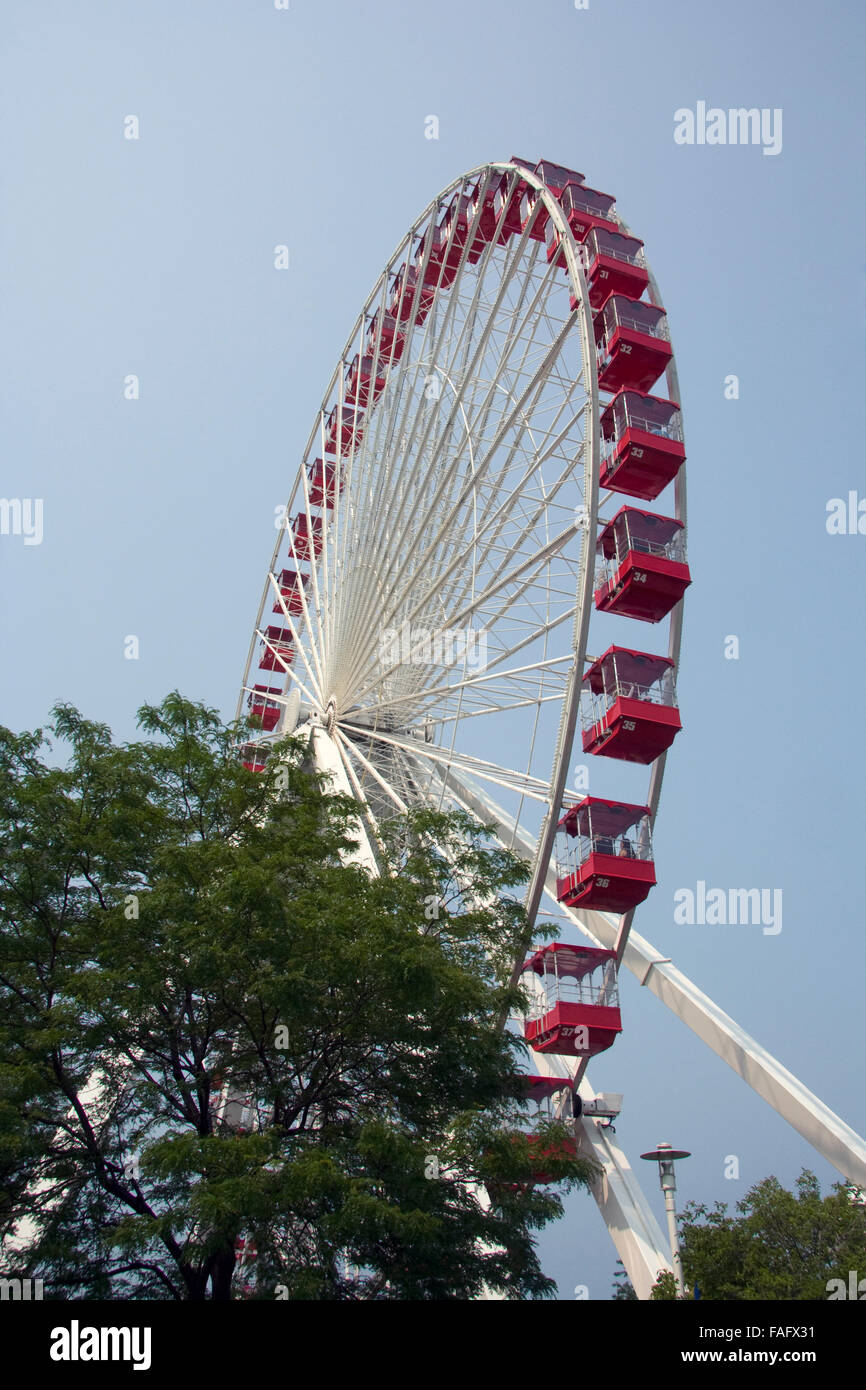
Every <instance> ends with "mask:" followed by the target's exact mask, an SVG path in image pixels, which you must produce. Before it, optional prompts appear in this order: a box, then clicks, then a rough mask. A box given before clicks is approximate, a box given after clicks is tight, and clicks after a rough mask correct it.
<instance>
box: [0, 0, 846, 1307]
mask: <svg viewBox="0 0 866 1390" xmlns="http://www.w3.org/2000/svg"><path fill="white" fill-rule="evenodd" d="M864 13H866V12H864V9H863V7H862V5H861V4H859V3H854V2H853V0H850V2H849V0H845V2H844V3H843V2H842V0H830V3H828V4H826V5H824V6H818V5H815V4H812V3H804V0H763V3H762V4H760V5H758V6H756V5H754V3H753V2H752V0H729V3H727V4H725V5H706V4H704V5H695V4H694V3H693V2H692V0H657V2H656V3H647V0H590V8H589V9H588V10H586V11H577V10H576V9H575V8H574V6H573V4H572V3H571V0H538V2H537V3H534V4H531V3H529V2H528V0H524V3H515V0H495V3H494V2H493V0H439V3H437V4H436V5H425V6H419V5H411V4H407V3H406V0H401V2H400V3H397V0H392V2H390V3H389V2H388V0H369V3H364V4H357V3H354V2H353V3H348V2H347V0H291V9H290V10H289V11H288V12H284V11H278V10H276V9H275V7H274V4H273V2H272V0H236V3H229V2H228V0H185V3H183V4H177V3H170V2H169V0H149V3H148V4H146V5H143V4H140V3H131V2H130V0H88V3H87V4H86V5H79V6H72V5H69V4H66V3H60V0H41V3H39V4H38V5H34V4H32V3H26V0H6V4H5V5H4V7H3V16H2V21H0V22H2V28H3V31H4V42H3V57H2V74H0V75H2V80H0V110H2V132H3V145H4V150H5V156H4V172H3V177H2V182H3V203H4V217H3V226H2V232H0V236H2V246H0V259H2V264H3V268H4V277H3V278H4V281H5V289H4V318H5V333H4V340H3V343H2V370H0V392H2V401H3V422H4V424H3V467H2V481H0V493H2V495H3V496H5V497H39V498H42V499H44V539H43V542H42V544H41V545H38V546H37V545H34V546H25V545H24V544H23V538H22V537H15V536H0V576H2V588H3V594H4V597H5V600H6V601H5V603H4V606H3V616H2V625H3V626H2V643H3V652H4V658H5V659H4V662H3V678H2V691H0V721H2V722H3V723H5V724H7V725H9V726H11V727H13V728H22V727H33V726H34V725H36V724H38V723H39V722H40V721H44V720H45V719H46V717H47V714H48V710H49V708H50V706H51V704H52V702H53V701H55V700H56V699H66V700H71V701H73V702H75V703H76V704H78V705H79V707H80V708H81V709H82V710H83V711H84V712H85V713H87V714H88V715H89V716H92V717H97V718H100V719H103V720H105V721H107V722H108V723H109V724H110V725H111V726H112V728H113V729H114V730H115V733H116V735H117V737H119V738H126V737H131V736H133V734H134V729H135V710H136V708H137V707H138V706H139V705H140V704H141V703H142V702H144V701H146V700H158V699H160V698H161V697H162V696H163V695H164V694H165V693H166V691H168V690H169V689H172V688H174V687H178V688H179V689H181V690H182V691H183V692H184V693H186V694H188V695H190V696H192V697H199V698H203V699H206V700H207V701H208V702H210V703H212V704H214V705H216V706H218V707H219V708H220V709H221V710H222V711H223V712H224V713H225V714H226V715H230V714H231V713H232V712H233V710H234V704H235V700H236V696H237V688H238V684H239V681H240V678H241V674H242V666H243V661H244V658H245V655H246V649H247V644H248V641H249V636H250V629H251V624H252V622H253V619H254V616H255V609H256V604H257V601H258V596H259V593H260V590H261V585H262V582H263V577H264V571H265V569H266V566H267V563H268V560H269V558H270V551H271V546H272V543H273V535H274V532H273V513H274V507H275V506H277V505H278V504H280V503H282V502H283V501H284V500H285V493H286V491H287V487H288V485H289V481H290V478H291V476H292V474H293V470H294V468H295V466H296V460H297V457H298V454H299V451H300V450H301V449H302V447H303V445H304V443H305V440H306V437H307V434H308V432H309V428H310V423H311V419H312V416H313V414H314V412H315V410H316V408H317V406H318V403H319V401H320V399H321V395H322V392H323V390H324V387H325V385H326V383H327V380H328V378H329V376H330V373H331V370H332V368H333V364H334V361H335V359H336V357H337V355H338V353H339V351H340V349H341V347H342V344H343V342H344V340H345V337H346V335H347V333H348V331H349V329H350V327H351V325H352V323H353V322H354V319H355V317H356V314H357V312H358V309H359V308H360V305H361V304H362V302H363V300H364V298H365V297H366V295H367V293H368V291H369V288H370V286H371V285H372V283H373V281H374V280H375V278H376V276H377V275H378V273H379V271H380V269H381V267H382V265H383V264H384V263H385V261H386V260H387V259H388V258H389V256H390V254H391V251H392V249H393V247H394V245H395V244H396V243H397V241H398V239H399V238H400V237H401V235H402V234H403V232H404V230H405V228H406V227H407V226H408V224H409V223H410V222H411V221H412V220H413V219H414V217H415V216H416V214H417V213H418V212H419V211H420V210H421V208H423V207H424V205H425V204H426V203H427V202H428V201H429V200H430V198H431V197H432V196H433V195H434V194H435V193H436V191H437V190H438V189H440V188H441V187H444V186H445V185H446V184H448V183H450V182H451V180H452V179H454V178H456V177H457V176H458V175H459V174H460V173H462V172H463V171H464V170H465V169H468V168H471V167H473V166H475V165H477V164H479V163H482V162H484V161H485V160H488V159H501V158H507V157H508V156H509V155H511V154H518V155H521V156H523V157H526V158H533V159H534V158H538V157H541V156H545V157H547V158H550V159H553V160H557V161H559V162H562V163H564V164H567V165H570V166H573V167H576V168H578V169H581V170H583V171H584V173H585V174H586V175H587V181H588V183H590V184H591V185H594V186H596V187H600V188H602V189H605V190H609V191H610V192H613V193H615V194H616V195H617V202H618V207H619V209H620V211H621V212H622V214H623V216H624V217H625V218H626V219H627V221H628V222H629V223H630V225H631V226H632V227H633V228H634V229H635V230H636V231H637V232H638V233H639V235H641V236H642V237H643V238H644V240H645V241H646V244H647V248H648V251H649V254H650V257H651V260H652V263H653V266H654V269H655V272H656V275H657V277H658V280H659V283H660V285H661V288H662V292H663V295H664V299H665V303H666V306H667V308H668V312H669V315H670V322H671V326H672V331H673V334H674V341H675V345H676V351H677V359H678V366H679V373H680V381H681V388H682V400H683V407H684V414H685V423H686V434H687V443H688V452H689V465H688V468H689V512H690V560H691V564H692V569H693V573H694V577H695V583H694V586H693V588H692V590H691V591H690V593H689V597H688V601H687V608H686V626H685V640H684V647H683V661H682V665H681V671H680V677H679V690H680V700H681V706H682V712H683V718H684V724H685V730H684V732H683V734H682V735H681V736H680V739H679V740H678V742H677V744H676V745H675V747H674V750H673V753H672V755H671V758H670V759H669V764H668V774H667V777H666V785H665V793H664V797H663V805H662V811H661V815H660V818H659V823H658V828H657V834H656V857H657V862H658V866H659V885H658V887H657V888H656V890H655V891H654V893H653V894H652V895H651V897H650V899H649V900H648V902H647V904H646V906H645V908H643V909H641V911H640V912H639V914H638V918H637V922H636V926H637V929H638V930H640V931H641V932H642V933H643V934H644V935H646V936H648V937H649V938H650V939H651V940H652V941H653V942H654V943H655V944H656V945H658V946H659V947H662V948H664V949H665V951H666V952H668V953H669V954H670V955H672V956H673V958H674V960H675V962H676V963H677V964H678V965H679V966H680V967H681V968H682V969H683V970H684V971H685V972H686V973H687V974H688V975H690V976H691V977H692V978H693V979H695V980H696V982H697V983H698V984H699V985H700V986H701V987H702V988H704V989H705V990H706V991H707V992H708V993H710V994H711V995H712V996H713V997H714V998H715V999H716V1000H717V1001H718V1002H719V1003H720V1004H721V1005H722V1006H723V1007H724V1008H726V1009H727V1010H728V1011H729V1012H730V1013H732V1014H733V1015H734V1017H735V1018H736V1019H738V1021H740V1022H741V1023H742V1024H744V1025H745V1026H746V1027H748V1028H749V1029H750V1030H751V1031H753V1032H754V1033H755V1034H756V1035H757V1036H758V1037H759V1038H760V1040H761V1041H762V1042H763V1043H764V1044H765V1045H766V1046H767V1047H768V1048H769V1049H770V1050H771V1051H772V1052H773V1053H775V1055H776V1056H778V1057H779V1058H780V1060H781V1061H783V1062H784V1063H785V1065H787V1066H788V1067H789V1068H790V1069H791V1070H793V1071H794V1072H795V1073H796V1074H797V1075H799V1076H800V1077H801V1078H802V1079H803V1080H804V1081H805V1083H806V1084H807V1085H809V1086H810V1087H812V1088H813V1089H814V1090H816V1091H817V1093H818V1094H819V1095H820V1096H821V1097H822V1099H824V1100H825V1101H826V1102H827V1103H828V1104H829V1105H830V1106H832V1107H833V1108H834V1109H835V1110H837V1111H838V1112H839V1113H840V1114H841V1115H842V1116H843V1117H844V1118H845V1119H847V1120H848V1122H849V1123H851V1124H853V1126H854V1127H855V1128H856V1129H858V1130H860V1131H861V1132H862V1131H863V1129H864V1127H866V1102H864V1088H863V1055H864V1030H863V976H864V944H863V937H864V920H863V907H862V879H861V871H862V865H863V862H864V854H863V834H864V814H863V813H864V806H863V763H864V738H863V705H864V690H866V669H864V656H863V587H864V586H863V576H864V561H866V536H859V535H849V536H831V535H828V534H827V531H826V527H825V516H826V505H827V502H828V500H829V499H830V498H833V497H839V496H841V497H846V496H847V494H848V492H849V490H858V495H859V497H860V498H866V471H864V466H863V462H862V460H863V441H862V405H861V401H862V377H863V366H864V363H863V352H862V343H861V325H862V257H861V249H860V243H861V239H862V227H863V211H864V209H863V185H862V160H863V149H862V131H863V114H864V113H863V98H862V94H861V88H862V69H863V56H864V43H863V39H864V32H863V31H864ZM698 101H706V103H707V104H708V106H721V107H724V108H728V107H737V106H756V107H759V108H764V107H767V108H781V109H782V111H783V147H782V151H781V153H780V154H779V155H778V156H776V157H766V156H764V155H763V154H762V152H761V150H760V148H757V147H742V146H725V147H709V146H693V147H687V146H680V145H677V144H675V142H674V139H673V130H674V118H673V117H674V111H675V110H676V109H677V108H680V107H691V108H693V109H694V107H695V106H696V104H697V102H698ZM130 114H134V115H136V116H137V117H138V118H139V121H140V139H139V140H138V141H128V140H125V139H124V138H123V122H124V117H125V116H127V115H130ZM430 114H435V115H437V116H438V118H439V122H440V137H439V139H438V140H436V141H433V140H427V139H425V138H424V121H425V117H426V116H428V115H430ZM277 243H286V244H287V245H288V246H289V247H290V254H291V269H290V271H289V272H287V273H284V274H281V273H279V272H276V271H275V270H274V268H273V248H274V245H275V244H277ZM129 373H135V374H136V375H138V376H139V378H140V383H141V386H140V390H141V396H140V399H139V400H138V401H127V400H124V397H123V381H124V378H125V377H126V375H127V374H129ZM729 373H736V374H737V375H738V376H739V379H740V398H739V400H737V401H728V400H726V399H725V398H724V394H723V383H724V378H725V376H726V375H727V374H729ZM129 634H134V635H136V636H137V637H138V638H139V640H140V650H141V655H140V659H139V660H138V661H128V660H125V659H124V655H123V642H124V638H125V637H126V636H127V635H129ZM729 634H735V635H737V636H738V637H739V640H740V659H739V660H738V661H727V660H725V658H724V654H723V648H724V639H725V637H726V636H727V635H729ZM698 879H703V880H705V881H706V882H707V883H708V884H709V885H725V886H727V885H742V886H753V885H764V886H767V887H778V888H781V889H782V890H783V893H784V924H783V929H782V931H781V933H780V934H779V935H777V936H764V935H762V934H761V933H760V931H759V929H756V928H754V927H725V928H720V927H719V928H712V927H685V926H679V925H676V924H675V923H674V920H673V894H674V892H675V890H676V889H677V888H679V887H683V886H692V887H694V885H695V883H696V881H697V880H698ZM623 1007H624V1016H625V1031H624V1033H623V1036H622V1038H621V1039H620V1041H619V1042H618V1043H617V1045H616V1047H615V1048H614V1049H612V1051H611V1052H609V1053H608V1054H606V1056H605V1057H604V1058H603V1059H601V1060H600V1061H599V1062H598V1063H597V1064H596V1065H595V1066H594V1067H593V1069H592V1080H593V1082H594V1084H595V1085H596V1087H597V1088H600V1089H611V1090H618V1091H623V1092H624V1093H625V1108H624V1111H623V1115H622V1118H621V1122H620V1124H619V1125H618V1135H619V1137H620V1138H621V1139H622V1141H623V1142H624V1144H625V1146H626V1148H627V1150H628V1152H629V1153H630V1154H631V1155H632V1156H635V1155H636V1154H637V1153H639V1152H640V1151H641V1150H642V1149H645V1148H649V1147H652V1146H653V1145H654V1144H655V1143H656V1142H657V1141H658V1140H660V1139H669V1140H670V1141H671V1142H672V1143H674V1144H675V1145H676V1144H678V1145H682V1146H684V1147H686V1148H689V1149H691V1150H693V1152H694V1157H693V1158H692V1159H691V1160H689V1162H688V1163H687V1164H685V1165H683V1168H682V1170H681V1178H680V1191H681V1196H682V1198H683V1199H688V1198H689V1197H695V1198H700V1199H703V1200H706V1201H709V1202H712V1201H714V1200H716V1199H719V1200H723V1201H734V1200H736V1199H737V1198H739V1197H741V1196H742V1195H743V1193H744V1192H745V1190H746V1188H747V1187H748V1185H749V1184H751V1183H753V1182H755V1181H757V1180H759V1179H760V1178H762V1177H764V1176H765V1175H766V1174H768V1173H770V1172H773V1173H775V1174H776V1175H777V1176H778V1177H779V1178H780V1180H782V1181H783V1182H785V1183H788V1184H790V1183H791V1182H792V1181H793V1179H794V1178H795V1177H796V1174H797V1173H798V1171H799V1169H800V1167H801V1166H802V1165H803V1164H804V1163H805V1164H811V1165H812V1166H814V1168H815V1170H816V1171H817V1172H818V1174H819V1176H820V1177H821V1178H822V1180H825V1181H831V1180H833V1179H834V1178H835V1176H836V1175H835V1172H834V1170H832V1169H831V1168H829V1167H828V1165H826V1164H825V1163H824V1162H823V1161H820V1160H818V1159H817V1158H816V1157H814V1156H813V1155H812V1153H811V1150H809V1149H808V1148H807V1146H806V1145H805V1144H804V1143H803V1142H802V1141H801V1140H800V1139H799V1138H798V1136H797V1135H796V1134H794V1132H793V1131H792V1130H790V1129H789V1128H788V1126H787V1125H785V1124H784V1123H783V1122H782V1121H780V1120H779V1119H777V1117H776V1116H775V1115H773V1114H772V1113H771V1112H770V1111H769V1109H768V1108H767V1107H766V1106H765V1105H764V1103H763V1102H761V1101H759V1100H758V1099H757V1097H755V1096H754V1094H753V1093H752V1092H751V1091H749V1090H748V1089H747V1088H746V1087H745V1086H744V1085H743V1084H742V1083H741V1082H739V1081H738V1080H737V1078H736V1077H734V1075H733V1073H731V1072H730V1071H729V1070H728V1069H727V1068H726V1067H725V1065H724V1064H723V1063H722V1062H720V1061H719V1060H718V1059H716V1058H715V1057H714V1056H713V1055H712V1054H711V1053H709V1052H707V1051H706V1050H705V1049H704V1048H703V1047H702V1046H701V1044H700V1043H698V1042H697V1040H696V1039H695V1038H694V1037H693V1035H692V1034H691V1033H690V1032H689V1031H688V1030H687V1029H685V1028H684V1027H683V1026H682V1025H681V1024H679V1023H678V1022H677V1020H675V1019H674V1018H673V1017H672V1016H670V1015H669V1014H668V1013H667V1012H666V1011H665V1009H664V1008H663V1007H662V1006H661V1005H660V1004H659V1003H658V1002H657V1001H656V1000H655V998H653V997H651V996H648V995H647V993H646V992H642V991H641V990H640V989H639V988H638V986H637V984H636V982H635V981H634V980H632V978H631V977H628V978H627V979H624V982H623ZM729 1154H736V1155H738V1156H739V1159H740V1172H741V1177H740V1180H739V1181H728V1180H725V1178H724V1177H723V1167H724V1161H725V1156H726V1155H729ZM647 1190H648V1191H649V1192H650V1193H651V1195H652V1200H653V1201H654V1202H655V1203H656V1209H657V1211H658V1214H659V1218H660V1220H661V1219H662V1217H663V1209H662V1207H661V1202H660V1197H659V1193H658V1187H657V1183H656V1180H655V1178H654V1177H653V1175H652V1173H648V1181H647ZM569 1213H570V1217H571V1219H570V1220H569V1222H568V1223H565V1224H563V1225H561V1226H560V1227H558V1228H557V1229H556V1230H554V1231H551V1232H550V1233H548V1234H547V1235H546V1236H545V1237H544V1241H543V1248H544V1255H545V1261H546V1265H547V1268H548V1269H549V1271H550V1272H551V1273H553V1274H554V1275H555V1276H556V1277H557V1279H558V1281H559V1285H560V1291H561V1296H562V1297H563V1298H569V1297H570V1296H571V1293H572V1290H573V1288H574V1286H575V1285H576V1284H578V1283H584V1284H588V1285H589V1287H590V1294H591V1297H593V1298H606V1297H608V1295H609V1292H610V1283H611V1274H612V1271H613V1268H614V1260H615V1255H614V1252H613V1248H612V1247H611V1246H610V1245H609V1242H608V1240H607V1236H606V1233H605V1232H604V1229H603V1227H602V1224H601V1221H600V1218H599V1217H598V1214H597V1212H596V1210H595V1206H594V1203H592V1201H591V1199H588V1198H580V1199H575V1200H573V1201H571V1202H570V1204H569Z"/></svg>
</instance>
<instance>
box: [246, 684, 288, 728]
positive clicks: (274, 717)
mask: <svg viewBox="0 0 866 1390" xmlns="http://www.w3.org/2000/svg"><path fill="white" fill-rule="evenodd" d="M282 693H283V687H282V686H281V685H254V686H253V693H250V695H249V696H248V697H247V708H248V709H249V712H250V714H251V715H253V717H254V718H255V719H260V720H261V721H262V728H263V729H266V730H267V732H268V733H271V732H272V731H273V730H274V729H275V728H276V727H277V725H278V724H279V722H280V713H281V709H282V707H281V705H279V704H278V703H277V701H276V700H269V699H268V696H269V695H282Z"/></svg>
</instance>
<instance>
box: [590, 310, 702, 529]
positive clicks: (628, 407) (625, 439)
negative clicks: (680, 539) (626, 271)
mask: <svg viewBox="0 0 866 1390" xmlns="http://www.w3.org/2000/svg"><path fill="white" fill-rule="evenodd" d="M645 307H647V308H649V307H650V306H649V305H647V306H645ZM685 457H686V449H685V445H684V443H683V431H682V424H681V420H680V408H679V406H678V405H677V403H676V401H668V400H665V399H664V398H663V397H662V396H648V395H647V394H646V393H645V392H643V391H632V390H623V391H618V392H617V394H616V395H615V396H614V398H613V400H612V401H610V402H609V403H608V405H607V406H605V409H604V410H603V411H602V416H601V471H600V474H599V483H600V485H601V486H602V487H606V488H609V489H610V490H611V491H612V492H626V493H628V494H629V495H630V496H632V497H641V498H643V499H644V501H647V502H651V501H652V499H653V498H654V497H658V495H659V493H660V492H661V491H662V490H663V489H664V488H666V487H667V485H668V483H670V482H672V481H673V479H674V478H675V477H676V475H677V473H678V472H679V471H680V468H681V467H682V465H683V463H684V461H685Z"/></svg>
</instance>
